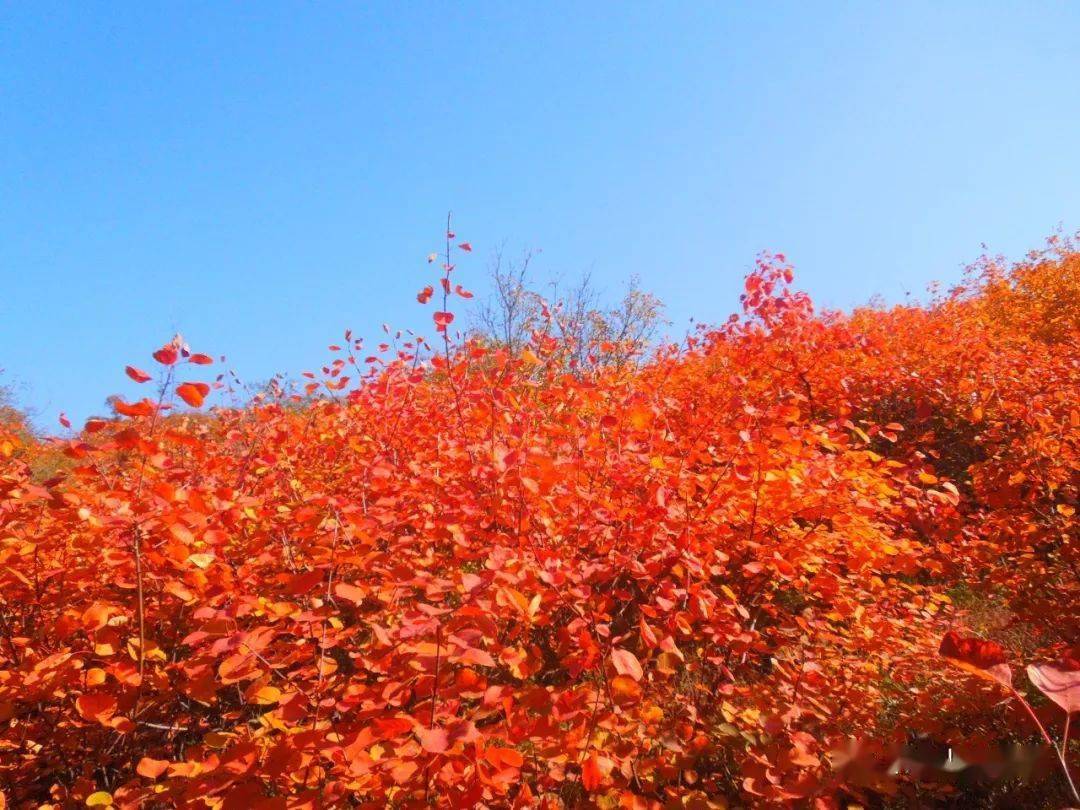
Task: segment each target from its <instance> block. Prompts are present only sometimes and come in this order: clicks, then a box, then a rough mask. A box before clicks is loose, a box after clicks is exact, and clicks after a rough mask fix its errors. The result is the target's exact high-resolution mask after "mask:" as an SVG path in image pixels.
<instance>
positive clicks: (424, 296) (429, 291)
mask: <svg viewBox="0 0 1080 810" xmlns="http://www.w3.org/2000/svg"><path fill="white" fill-rule="evenodd" d="M434 294H435V288H434V287H432V286H431V285H430V284H429V285H427V286H426V287H424V289H422V290H421V291H420V292H418V293H417V294H416V300H417V301H419V302H420V303H421V304H426V303H427V302H428V301H430V300H431V296H432V295H434Z"/></svg>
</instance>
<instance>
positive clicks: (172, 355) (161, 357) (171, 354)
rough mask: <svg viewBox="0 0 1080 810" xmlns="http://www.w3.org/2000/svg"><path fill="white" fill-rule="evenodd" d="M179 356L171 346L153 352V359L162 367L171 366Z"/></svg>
mask: <svg viewBox="0 0 1080 810" xmlns="http://www.w3.org/2000/svg"><path fill="white" fill-rule="evenodd" d="M179 356H180V355H179V354H178V353H177V351H176V349H175V348H174V347H173V346H162V347H161V348H160V349H158V350H157V351H156V352H154V359H155V360H157V361H158V362H159V363H161V364H162V365H164V366H171V365H172V364H173V363H175V362H176V358H177V357H179Z"/></svg>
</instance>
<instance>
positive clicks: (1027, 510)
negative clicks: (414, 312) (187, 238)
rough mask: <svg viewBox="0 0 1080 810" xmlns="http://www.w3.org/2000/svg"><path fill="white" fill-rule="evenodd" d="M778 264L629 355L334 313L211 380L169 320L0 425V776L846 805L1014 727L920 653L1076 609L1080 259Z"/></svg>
mask: <svg viewBox="0 0 1080 810" xmlns="http://www.w3.org/2000/svg"><path fill="white" fill-rule="evenodd" d="M452 239H454V236H453V234H452V233H450V229H449V228H448V235H447V251H446V256H445V266H444V267H443V275H442V277H441V281H445V284H444V285H443V288H442V289H443V292H444V294H445V296H449V295H450V292H451V290H452V289H455V288H454V287H452V286H450V282H449V279H450V274H451V272H452V269H453V263H452V261H451V260H450V257H449V254H450V252H451V250H450V248H451V245H450V240H452ZM466 245H467V243H465V244H462V245H459V246H458V248H459V249H460V250H463V251H467V247H466ZM435 258H437V257H433V258H432V261H434V259H435ZM790 284H791V271H790V268H788V267H787V266H786V264H785V263H784V262H783V260H782V259H779V258H775V257H772V258H770V257H765V258H763V259H762V260H761V262H760V264H759V266H758V268H757V269H756V270H755V272H754V273H753V274H752V275H751V276H750V277H749V278H748V280H747V284H746V291H745V298H744V305H745V312H744V313H743V314H742V315H741V316H739V317H733V318H731V319H728V320H727V321H726V322H725V323H724V325H723V326H721V327H718V328H715V329H702V330H701V331H699V332H698V333H696V334H695V335H693V336H691V338H690V339H689V340H687V341H683V342H682V343H680V344H679V345H677V346H675V345H672V346H663V347H661V348H660V349H659V350H658V352H657V353H656V355H655V356H654V357H652V358H650V359H648V360H647V361H644V360H643V362H642V363H641V364H640V365H638V366H632V365H628V364H624V363H618V364H616V363H605V362H604V351H605V349H604V347H603V346H597V347H588V348H589V351H584V352H582V351H577V349H580V348H581V347H573V346H566V345H565V344H563V343H562V342H560V340H558V339H557V338H556V337H555V330H553V329H547V328H545V327H544V324H539V325H538V328H537V332H536V333H535V335H534V338H533V341H532V343H531V345H530V346H529V347H528V348H527V349H525V350H524V351H522V352H521V353H520V354H519V355H511V354H509V353H507V352H506V351H504V350H502V349H501V348H499V347H498V346H496V345H491V344H485V343H484V342H482V341H471V342H466V343H463V344H452V343H451V341H450V335H448V334H446V335H445V339H444V340H443V339H441V340H440V341H439V344H440V346H439V348H440V351H439V352H437V353H435V354H433V353H432V352H431V350H430V349H429V348H427V344H426V343H424V342H423V341H422V340H420V339H414V340H411V341H409V340H406V342H404V343H401V342H400V340H401V338H400V336H395V337H393V338H392V337H391V335H390V330H389V329H387V330H386V331H387V338H386V343H385V344H382V345H381V346H379V347H378V348H377V349H374V350H372V351H371V353H370V354H365V353H364V352H363V351H359V350H360V348H361V345H362V342H361V341H359V340H356V339H354V338H352V336H351V334H348V333H347V334H346V338H345V343H344V344H342V345H341V346H338V345H335V346H334V347H333V349H332V350H333V351H334V352H335V353H337V358H336V359H334V360H333V361H332V362H329V363H328V364H327V365H326V366H324V367H323V371H322V377H319V376H317V375H316V374H315V373H311V374H310V375H309V377H310V382H309V383H307V386H308V387H307V388H306V389H304V390H305V392H306V393H307V394H309V395H310V397H308V398H306V397H301V396H295V397H294V396H292V395H291V394H288V393H286V390H285V389H284V386H279V387H274V386H272V387H271V388H270V389H269V390H268V392H267V393H266V394H265V395H263V396H261V397H260V398H259V399H257V400H256V401H255V402H253V403H251V404H250V405H249V406H247V407H243V408H230V407H224V406H222V404H221V403H220V401H215V399H214V397H213V396H212V391H211V386H210V384H209V383H203V382H196V381H192V379H191V378H194V377H197V376H198V375H197V374H195V373H187V372H195V371H197V369H195V368H194V367H193V366H198V365H204V364H205V363H206V362H209V360H210V358H209V357H208V356H206V355H197V354H191V353H190V352H189V351H188V350H187V348H186V347H185V346H184V345H183V343H182V341H180V340H176V341H173V342H171V343H169V344H168V345H166V346H164V347H162V348H161V349H159V350H158V351H157V352H155V353H154V357H155V360H156V361H157V365H156V366H155V368H156V372H155V373H154V374H152V375H151V374H148V373H147V372H144V371H142V370H140V369H138V368H135V367H131V368H129V369H127V374H128V376H129V377H130V378H131V379H132V380H133V381H134V383H126V384H128V385H129V386H131V387H132V388H134V389H135V390H143V391H145V390H151V389H153V391H154V393H155V396H153V397H146V398H142V399H134V400H131V401H127V400H119V401H117V402H116V403H115V410H116V416H117V418H115V419H113V418H105V417H101V418H95V419H93V420H91V421H90V422H88V423H87V425H86V428H85V429H84V430H83V431H82V432H80V433H79V434H77V435H71V436H68V437H66V438H63V439H53V440H44V441H38V440H35V439H32V438H28V437H27V435H26V433H25V431H20V430H18V429H16V428H15V427H12V426H5V425H3V424H0V790H2V791H3V793H4V795H5V797H6V799H7V801H8V803H9V804H10V805H11V806H17V807H22V806H34V807H37V806H40V805H52V806H56V807H61V806H79V805H86V804H89V805H91V806H108V805H110V804H111V805H114V806H119V807H132V808H134V807H139V806H177V807H192V808H198V807H213V808H219V807H220V808H286V807H319V806H360V807H370V808H383V807H387V806H397V807H420V806H428V805H432V806H442V807H466V806H474V805H481V806H488V807H506V806H516V807H539V806H544V807H549V808H554V807H573V806H596V807H627V808H638V807H642V808H651V807H657V808H659V807H669V806H694V807H709V806H714V807H723V806H725V804H728V805H746V804H775V805H789V806H790V805H792V804H795V803H798V802H807V803H813V802H816V803H817V804H816V806H817V807H821V808H828V807H840V806H844V805H846V804H848V803H852V802H854V803H858V804H864V805H873V804H874V802H876V801H878V800H879V799H880V797H882V796H884V795H885V794H889V795H890V796H892V799H891V801H894V802H896V801H899V800H900V798H901V797H902V796H901V795H898V792H900V791H905V790H909V789H911V788H910V786H908V785H906V784H905V783H904V782H903V781H901V782H900V783H899V784H898V783H897V782H896V781H895V780H892V779H891V778H889V777H887V776H886V774H885V773H884V771H881V772H880V773H878V772H874V771H873V770H868V769H863V770H862V771H861V772H860V773H858V774H853V773H851V772H849V771H844V772H841V771H836V770H834V769H833V767H832V766H831V764H830V763H831V760H830V753H831V752H832V751H833V750H834V749H837V748H842V747H844V746H845V745H847V744H848V741H849V740H850V739H851V738H852V737H858V738H862V739H880V740H884V741H895V740H897V739H903V738H906V737H907V736H908V735H910V734H917V733H926V734H930V735H932V736H933V737H935V738H936V739H939V740H941V741H943V742H947V743H949V744H950V745H957V746H965V745H966V746H974V745H983V746H986V745H989V744H991V743H993V742H995V741H997V740H1029V739H1031V738H1032V735H1033V734H1034V733H1035V731H1034V727H1033V726H1032V725H1031V721H1030V720H1029V718H1027V717H1026V716H1025V715H1024V714H1023V713H1020V712H1011V711H1004V710H1000V711H993V710H990V709H988V706H989V705H992V704H988V701H986V700H985V695H982V694H980V693H979V692H980V690H979V688H978V687H979V681H978V680H976V679H963V678H959V677H958V673H957V672H956V671H955V670H954V669H953V668H952V667H949V666H947V665H946V664H945V663H944V662H943V661H942V659H941V658H940V657H939V656H938V655H937V651H938V648H939V643H940V641H941V639H942V637H945V638H946V643H945V645H944V648H943V650H942V652H944V653H946V654H948V655H949V656H950V658H952V659H954V660H956V661H958V662H962V663H963V664H964V665H965V666H966V667H968V668H969V671H972V670H978V671H980V672H986V671H993V672H996V673H998V675H1004V672H1003V670H1002V668H1003V667H1007V665H1008V661H1007V660H1005V658H1004V657H1003V654H1002V652H1001V648H999V647H998V646H995V642H1000V641H1001V640H1002V637H1003V636H1007V638H1008V639H1009V644H1008V645H1006V647H1007V648H1008V649H1016V648H1017V647H1016V644H1018V643H1020V641H1022V646H1023V649H1024V651H1025V660H1027V661H1036V662H1054V661H1059V662H1060V661H1062V660H1063V659H1064V658H1066V657H1067V656H1069V655H1071V654H1074V653H1073V652H1071V649H1072V648H1071V647H1070V645H1071V644H1075V640H1076V639H1077V638H1080V614H1077V612H1076V611H1074V610H1071V609H1070V606H1071V605H1074V604H1076V599H1077V597H1078V596H1080V582H1078V580H1077V578H1076V576H1075V571H1076V570H1080V556H1078V549H1077V543H1076V537H1077V536H1078V530H1080V526H1078V524H1077V518H1076V509H1077V506H1078V504H1080V492H1078V481H1080V406H1078V405H1077V403H1078V402H1080V356H1078V353H1077V346H1080V340H1078V338H1080V303H1078V302H1080V257H1078V256H1077V254H1076V253H1075V252H1073V251H1072V250H1071V248H1069V247H1068V246H1064V245H1059V246H1057V247H1056V248H1054V249H1053V250H1052V251H1051V252H1048V253H1044V254H1039V255H1035V256H1033V257H1032V258H1031V259H1030V260H1029V261H1026V262H1024V263H1022V264H1021V265H1019V266H1017V267H1014V268H1002V267H1000V266H998V265H996V264H994V263H992V262H986V263H983V264H982V265H980V266H978V267H977V268H976V270H975V272H974V274H973V275H972V277H971V278H970V280H969V282H968V284H967V285H966V286H965V287H964V288H962V289H958V290H956V291H954V292H952V293H950V294H949V295H946V296H944V297H942V298H940V299H939V300H936V301H934V302H933V303H932V304H930V305H927V306H903V307H895V308H892V309H880V308H875V309H866V310H859V311H856V312H854V313H851V314H846V315H845V314H838V313H817V312H815V311H814V309H813V307H812V306H811V303H810V300H809V298H808V297H806V296H805V295H803V294H801V293H798V292H795V291H793V290H792V289H791V287H790ZM1070 284H1071V286H1070ZM432 287H433V288H434V289H437V288H436V287H434V285H432ZM423 292H424V293H426V297H427V298H430V297H431V296H432V295H433V292H428V291H427V290H426V289H425V291H423ZM458 295H459V296H461V297H466V296H465V295H464V291H458ZM444 300H445V298H444ZM448 315H449V309H448V307H447V306H446V305H443V306H440V307H439V309H438V312H437V313H436V327H441V328H442V329H445V328H446V327H447V326H448V325H449V323H450V318H449V317H448ZM581 358H587V359H586V360H582V359H581ZM350 366H351V367H352V368H350ZM150 376H153V377H154V378H156V379H157V380H158V381H159V382H160V385H156V386H150V388H147V389H142V388H140V387H139V386H137V385H135V383H139V382H146V378H148V377H150ZM350 378H351V379H352V381H353V383H354V385H353V387H352V389H351V390H350V389H348V388H347V386H348V383H349V380H350ZM221 385H222V386H224V385H225V381H222V382H221ZM321 389H322V390H326V389H328V392H329V393H328V394H326V396H325V398H318V397H317V396H316V395H317V394H318V392H319V391H320V390H321ZM208 394H211V396H209V397H208ZM180 401H182V402H185V403H186V404H187V405H190V406H193V407H198V406H200V405H201V406H202V409H201V410H199V411H198V412H195V411H191V410H188V409H187V408H173V407H172V406H174V405H177V404H178V402H180ZM211 405H216V407H213V408H211V407H209V406H211ZM957 626H964V627H965V628H966V630H965V632H964V633H963V634H960V635H956V636H947V635H946V634H947V633H948V631H949V630H950V629H952V628H954V627H957ZM975 635H978V636H979V637H981V638H984V639H987V641H984V642H974V641H970V640H968V637H969V636H975ZM1070 672H1071V670H1069V669H1068V668H1066V667H1064V666H1058V665H1056V664H1055V665H1053V666H1041V665H1040V666H1038V668H1037V669H1035V674H1034V675H1032V680H1033V681H1034V682H1035V684H1036V685H1037V686H1038V687H1039V689H1041V690H1042V691H1043V692H1045V694H1046V695H1047V698H1048V700H1045V701H1043V703H1042V704H1037V703H1036V702H1035V701H1033V705H1034V706H1035V711H1036V713H1042V712H1044V711H1047V710H1053V711H1054V712H1057V717H1059V718H1060V714H1061V713H1060V709H1059V707H1060V708H1066V709H1070V710H1074V709H1075V707H1076V700H1077V697H1076V686H1075V684H1074V682H1073V680H1071V679H1072V677H1073V676H1072V675H1071V674H1070ZM961 682H963V683H962V685H960V686H958V684H960V683H961ZM1016 688H1017V689H1028V690H1030V691H1029V693H1028V694H1029V696H1030V697H1032V698H1034V697H1035V695H1036V692H1035V690H1034V689H1031V687H1029V686H1027V685H1026V684H1025V685H1020V684H1017V685H1016ZM987 689H998V687H997V686H996V685H991V684H987ZM1051 701H1053V703H1051ZM1054 703H1056V704H1057V705H1054ZM1051 720H1052V718H1051V717H1050V715H1046V717H1045V718H1044V722H1047V723H1049V722H1051ZM1071 751H1073V752H1075V749H1071ZM1069 755H1070V756H1074V757H1075V753H1070V754H1069ZM1045 779H1046V780H1048V781H1047V783H1046V784H1047V785H1048V787H1047V791H1048V793H1047V795H1049V796H1051V797H1056V799H1057V800H1064V799H1065V798H1066V794H1065V793H1064V792H1063V787H1062V784H1061V783H1059V782H1054V781H1053V779H1054V777H1051V776H1046V777H1045ZM934 789H935V788H934V787H933V786H932V785H931V786H923V787H921V788H920V791H922V792H920V793H918V794H914V793H912V794H911V796H913V797H914V796H916V795H918V796H919V797H923V798H925V797H926V796H927V795H928V794H927V793H926V791H932V790H934ZM1054 791H1057V792H1056V793H1055V792H1054ZM913 801H914V799H913ZM1059 803H1060V801H1059ZM1021 804H1022V802H1021Z"/></svg>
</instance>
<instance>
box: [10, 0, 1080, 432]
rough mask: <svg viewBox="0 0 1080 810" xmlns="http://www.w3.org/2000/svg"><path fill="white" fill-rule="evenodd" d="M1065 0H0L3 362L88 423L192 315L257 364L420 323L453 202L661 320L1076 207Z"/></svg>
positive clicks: (465, 223)
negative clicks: (253, 0) (768, 264)
mask: <svg viewBox="0 0 1080 810" xmlns="http://www.w3.org/2000/svg"><path fill="white" fill-rule="evenodd" d="M1078 34H1080V5H1076V4H1067V3H1058V4H1042V3H1027V2H1024V3H1019V2H1018V3H1009V4H1005V3H1000V4H995V3H970V4H967V3H959V2H957V3H920V2H905V3H891V4H886V3H880V4H879V3H860V4H855V3H851V4H833V3H821V4H817V3H813V4H812V3H792V4H781V3H755V4H749V3H747V4H735V3H731V4H727V3H713V2H710V3H700V4H698V3H690V2H680V3H663V4H661V3H650V4H641V3H627V4H624V3H618V4H616V3H593V4H583V3H544V4H540V3H524V2H522V3H517V2H515V3H490V4H472V3H470V4H459V3H445V4H398V3H384V4H377V5H371V6H367V7H362V6H361V5H360V4H302V3H283V4H273V3H258V4H239V3H236V4H233V3H219V2H213V3H203V4H200V3H194V2H184V3H164V2H162V3H146V4H134V3H128V4H106V5H103V4H93V3H69V4H65V5H52V4H49V3H44V2H35V3H22V4H15V3H9V4H4V5H3V6H2V7H0V282H2V290H3V292H2V294H0V368H3V369H5V371H4V373H3V374H2V375H0V381H2V382H3V383H6V384H7V385H13V386H15V388H16V392H17V395H18V397H19V398H20V400H21V401H22V402H23V403H24V404H25V405H27V406H29V407H30V408H32V409H33V410H34V412H35V418H36V420H37V422H38V423H39V424H41V425H43V426H46V427H49V428H50V429H53V428H57V426H56V421H55V420H56V414H57V412H58V411H60V410H66V411H67V413H68V414H69V415H71V416H72V418H73V419H79V420H81V419H82V418H84V417H85V416H87V415H89V414H90V413H92V412H100V411H103V410H104V408H103V401H104V398H105V397H106V396H107V395H108V394H110V393H113V392H120V393H122V394H125V395H128V396H133V395H135V394H136V393H139V394H142V393H143V392H142V391H138V392H137V391H136V388H137V386H136V385H135V384H134V383H132V382H130V381H128V380H127V378H126V377H124V375H123V367H124V365H125V364H127V363H134V364H136V365H140V366H143V367H150V366H152V365H153V363H152V361H151V360H150V359H149V352H150V351H152V350H153V349H154V348H156V347H157V346H159V345H160V344H161V343H162V342H163V341H165V340H166V339H168V338H169V337H170V336H171V334H172V333H173V331H174V330H180V331H182V332H183V334H184V335H185V336H186V337H187V338H188V340H189V341H190V343H191V344H192V346H193V348H195V349H196V350H204V351H208V352H211V353H214V354H221V353H224V354H226V355H228V357H229V362H230V365H231V366H233V367H235V368H236V369H237V370H238V371H239V372H240V373H241V374H242V376H244V377H245V378H246V379H252V380H257V379H266V378H268V377H269V376H271V375H272V374H273V373H274V372H275V371H285V372H289V373H293V374H295V373H298V372H300V371H302V370H304V369H307V368H312V367H315V366H317V365H319V364H321V363H323V362H325V360H326V358H327V352H326V346H327V344H329V343H332V342H334V341H335V340H339V339H340V336H341V333H342V331H343V329H344V328H346V327H352V328H353V329H354V330H355V331H356V332H357V333H358V334H364V335H368V336H370V337H372V338H375V337H377V336H378V335H379V334H380V332H379V326H380V324H382V323H383V322H390V323H391V324H394V325H396V326H419V327H423V328H425V329H426V330H427V331H429V332H430V329H429V328H428V324H430V320H429V318H430V309H422V308H421V307H419V305H417V304H416V302H415V300H414V298H413V296H414V295H415V293H416V291H417V289H419V288H420V287H421V286H423V285H424V284H426V283H429V282H430V281H432V280H433V274H432V271H431V268H430V267H429V266H428V265H427V264H426V263H425V261H424V256H425V255H426V254H427V253H428V252H429V251H431V250H434V249H436V248H437V247H438V242H439V236H440V232H441V228H442V225H441V220H442V219H443V217H444V216H445V212H446V210H447V209H448V208H452V209H453V210H454V211H455V216H456V218H457V226H458V231H459V233H460V234H461V235H462V236H465V237H467V238H468V239H469V240H470V241H471V242H472V243H473V245H474V246H475V248H476V252H475V253H474V254H473V257H472V258H471V259H470V260H469V261H467V262H463V265H462V267H461V269H460V270H459V271H458V272H459V274H460V277H459V279H458V280H459V281H461V282H463V283H464V284H465V285H466V286H473V287H476V288H478V290H477V291H478V293H479V294H482V293H483V289H484V287H483V284H482V278H483V269H484V264H485V257H486V256H487V254H488V253H489V251H490V250H491V248H492V247H493V246H495V245H497V244H501V243H504V242H505V243H506V245H507V246H508V248H509V249H510V250H517V249H520V248H522V247H526V246H531V247H536V248H541V249H542V250H543V253H542V258H541V260H540V261H539V263H538V265H537V268H538V272H539V273H540V274H541V275H563V276H573V275H575V274H577V273H580V272H581V271H584V270H590V271H591V272H592V273H593V277H594V280H595V281H596V282H597V284H598V285H599V286H600V287H601V288H602V289H604V290H607V291H609V292H611V293H612V294H615V293H617V292H618V290H619V289H620V287H621V285H622V284H623V283H624V280H625V279H626V278H627V277H628V276H631V275H634V274H636V275H638V276H640V277H641V279H642V282H643V285H644V286H645V287H646V288H648V289H651V290H653V291H654V292H656V293H657V294H658V295H659V296H660V297H661V298H662V299H663V300H664V301H665V302H666V304H667V306H668V313H669V317H670V318H671V320H672V321H673V326H672V333H673V334H681V333H682V332H683V331H684V330H685V327H686V323H687V319H688V318H689V317H690V316H695V317H697V318H698V319H700V320H706V321H708V320H720V319H722V318H723V317H724V316H725V315H726V314H727V313H728V312H730V311H732V310H733V309H734V308H735V307H736V305H737V296H738V292H739V289H740V284H741V278H742V276H743V274H744V273H745V272H746V270H747V269H748V267H749V266H750V265H751V263H752V261H753V258H754V256H755V255H756V254H757V253H758V251H760V250H762V249H766V248H768V249H773V250H783V251H785V252H786V253H787V254H788V256H789V257H790V259H791V260H792V261H793V262H794V263H795V265H796V274H797V282H798V283H799V285H800V286H802V287H803V288H805V289H807V290H809V291H810V292H811V294H812V295H813V297H814V298H815V300H817V301H818V302H820V303H821V304H823V305H827V306H842V307H850V306H853V305H856V304H859V303H862V302H865V301H866V300H867V299H868V298H870V297H871V296H872V295H874V294H880V295H882V296H883V297H884V298H885V299H886V300H891V301H895V300H902V299H903V297H904V294H905V292H907V291H910V292H912V293H916V294H917V293H920V292H921V291H922V290H924V288H925V286H926V284H927V283H928V282H929V281H931V280H933V279H940V280H943V281H945V282H949V281H954V280H956V279H957V278H958V277H959V274H960V269H961V266H962V265H963V264H964V263H966V262H968V261H970V260H972V259H974V258H976V257H977V256H978V254H979V253H980V251H981V247H980V246H981V244H982V243H986V244H987V245H988V246H989V248H990V249H991V250H992V251H994V252H1002V253H1005V254H1006V255H1010V256H1017V255H1020V254H1022V253H1024V252H1025V251H1026V250H1028V249H1030V248H1033V247H1038V246H1039V245H1041V244H1042V241H1043V239H1044V238H1045V237H1046V236H1047V235H1048V234H1050V233H1051V232H1052V231H1053V230H1054V229H1055V228H1056V227H1058V226H1059V225H1062V226H1064V227H1065V228H1066V229H1067V230H1070V229H1076V228H1077V227H1080V148H1078V144H1080V105H1077V103H1076V93H1077V89H1076V83H1077V80H1078V78H1080V49H1078V48H1077V47H1076V42H1077V35H1078Z"/></svg>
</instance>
